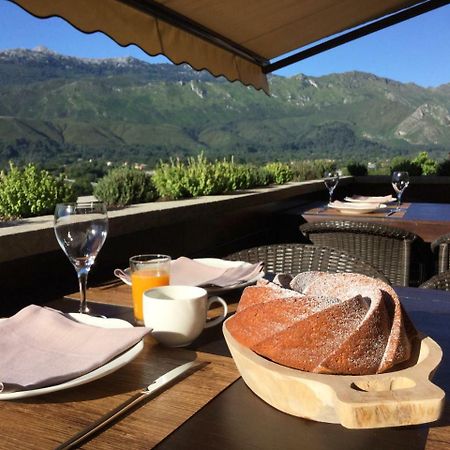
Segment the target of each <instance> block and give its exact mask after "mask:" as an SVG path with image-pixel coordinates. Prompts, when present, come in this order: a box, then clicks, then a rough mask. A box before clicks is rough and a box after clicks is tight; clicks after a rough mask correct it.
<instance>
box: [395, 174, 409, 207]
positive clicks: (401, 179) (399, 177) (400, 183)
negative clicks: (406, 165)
mask: <svg viewBox="0 0 450 450" xmlns="http://www.w3.org/2000/svg"><path fill="white" fill-rule="evenodd" d="M408 185H409V174H408V172H394V173H393V174H392V187H393V188H394V191H395V193H396V194H397V208H396V209H397V211H400V205H401V203H402V194H403V192H404V190H405V189H406V188H407V187H408Z"/></svg>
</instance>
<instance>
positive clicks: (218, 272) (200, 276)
mask: <svg viewBox="0 0 450 450" xmlns="http://www.w3.org/2000/svg"><path fill="white" fill-rule="evenodd" d="M262 268H263V264H262V263H261V262H259V263H256V264H250V265H246V264H244V265H241V266H238V267H229V268H223V267H212V266H208V265H207V264H203V263H201V262H197V261H193V260H192V259H189V258H186V257H185V256H181V257H180V258H177V259H176V260H174V261H172V264H171V266H170V284H173V285H183V284H184V285H187V286H218V287H226V286H231V285H234V284H238V283H244V282H246V281H249V280H251V279H253V278H255V276H256V275H258V273H260V272H261V271H262Z"/></svg>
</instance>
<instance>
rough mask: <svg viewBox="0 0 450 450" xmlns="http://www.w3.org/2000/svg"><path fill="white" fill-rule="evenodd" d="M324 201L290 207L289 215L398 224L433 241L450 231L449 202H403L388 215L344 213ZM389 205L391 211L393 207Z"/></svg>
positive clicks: (310, 218)
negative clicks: (328, 206)
mask: <svg viewBox="0 0 450 450" xmlns="http://www.w3.org/2000/svg"><path fill="white" fill-rule="evenodd" d="M324 206H326V205H325V204H324V203H312V204H309V205H302V206H299V207H296V208H293V209H292V210H289V212H288V214H290V215H301V217H302V218H303V219H304V220H305V221H306V222H321V221H324V220H358V221H368V222H376V223H382V224H384V225H391V226H394V227H395V226H396V227H399V228H403V229H405V230H408V231H411V232H413V233H416V234H417V235H419V236H420V237H421V238H422V239H423V240H424V241H425V242H432V241H434V240H435V239H436V238H438V237H439V236H442V235H443V234H446V233H450V204H448V203H404V204H402V210H401V211H400V212H396V213H394V214H392V215H389V216H387V215H386V212H384V211H383V212H377V213H369V214H351V215H350V214H345V213H341V212H339V211H337V210H336V209H331V208H324ZM394 208H395V206H394V207H393V208H389V210H391V209H394Z"/></svg>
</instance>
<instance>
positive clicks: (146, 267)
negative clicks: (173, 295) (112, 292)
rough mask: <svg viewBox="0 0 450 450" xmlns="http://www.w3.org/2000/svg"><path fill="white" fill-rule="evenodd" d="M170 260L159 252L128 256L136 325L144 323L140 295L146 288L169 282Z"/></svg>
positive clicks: (164, 284)
mask: <svg viewBox="0 0 450 450" xmlns="http://www.w3.org/2000/svg"><path fill="white" fill-rule="evenodd" d="M170 261H171V258H170V256H168V255H160V254H148V255H136V256H132V257H131V258H130V271H131V293H132V296H133V311H134V318H135V320H136V323H137V324H138V325H143V324H144V312H143V306H142V296H143V294H144V292H145V291H146V290H148V289H151V288H154V287H157V286H166V285H168V284H169V282H170Z"/></svg>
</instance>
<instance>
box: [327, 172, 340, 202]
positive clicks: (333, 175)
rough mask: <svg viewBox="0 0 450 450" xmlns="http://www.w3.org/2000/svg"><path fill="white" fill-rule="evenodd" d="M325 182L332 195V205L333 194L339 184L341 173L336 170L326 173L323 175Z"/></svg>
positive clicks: (330, 199)
mask: <svg viewBox="0 0 450 450" xmlns="http://www.w3.org/2000/svg"><path fill="white" fill-rule="evenodd" d="M323 181H324V183H325V186H326V187H327V189H328V193H329V195H330V198H329V203H331V201H332V199H333V192H334V190H335V189H336V186H337V185H338V183H339V173H338V172H337V171H335V170H331V171H328V172H325V173H324V175H323Z"/></svg>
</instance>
